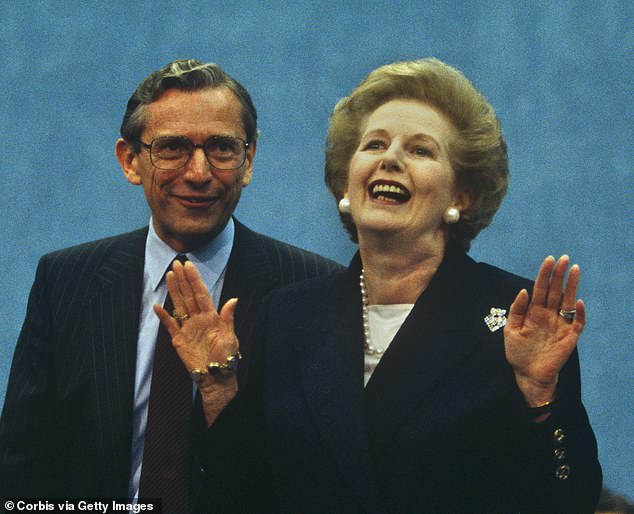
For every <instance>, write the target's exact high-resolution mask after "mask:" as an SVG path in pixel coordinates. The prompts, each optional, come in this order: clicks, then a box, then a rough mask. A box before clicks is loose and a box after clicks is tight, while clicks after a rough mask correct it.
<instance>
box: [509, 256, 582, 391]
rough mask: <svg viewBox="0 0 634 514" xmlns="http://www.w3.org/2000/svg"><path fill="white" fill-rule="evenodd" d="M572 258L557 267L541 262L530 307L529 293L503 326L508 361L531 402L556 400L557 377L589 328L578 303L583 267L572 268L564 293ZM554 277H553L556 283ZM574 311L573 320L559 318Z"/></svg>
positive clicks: (521, 294)
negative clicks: (577, 295) (578, 287)
mask: <svg viewBox="0 0 634 514" xmlns="http://www.w3.org/2000/svg"><path fill="white" fill-rule="evenodd" d="M567 268H568V257H567V256H565V255H564V256H562V257H561V258H560V259H559V261H558V262H557V264H556V265H555V260H554V259H553V258H552V257H548V258H546V259H545V260H544V262H543V263H542V266H541V267H540V270H539V272H538V274H537V278H536V280H535V287H534V289H533V297H532V298H531V299H530V302H529V295H528V292H527V291H526V290H522V291H520V292H519V294H518V295H517V297H516V298H515V301H514V302H513V304H512V305H511V309H510V312H509V318H508V321H507V324H506V326H505V327H504V349H505V352H506V359H507V361H508V362H509V364H510V365H511V366H512V367H513V371H514V373H515V377H516V381H517V383H518V386H519V388H520V390H521V391H522V393H523V394H524V396H525V398H526V399H527V401H529V403H533V402H537V403H539V402H540V401H543V399H544V398H546V400H545V401H550V400H552V398H553V397H554V394H555V388H556V385H557V379H558V374H559V371H560V370H561V368H562V367H563V366H564V365H565V363H566V362H567V360H568V358H569V357H570V354H571V353H572V352H573V350H574V348H575V346H576V345H577V341H578V340H579V335H580V334H581V331H582V330H583V327H584V325H585V306H584V304H583V302H582V301H581V300H576V294H577V285H578V281H579V267H578V266H577V265H574V266H573V267H572V268H571V269H570V273H569V276H568V281H567V283H566V285H565V288H564V277H565V274H566V270H567ZM551 273H552V278H551ZM560 309H563V310H567V311H573V312H574V313H575V316H574V319H572V320H570V319H566V318H564V317H562V316H561V315H560Z"/></svg>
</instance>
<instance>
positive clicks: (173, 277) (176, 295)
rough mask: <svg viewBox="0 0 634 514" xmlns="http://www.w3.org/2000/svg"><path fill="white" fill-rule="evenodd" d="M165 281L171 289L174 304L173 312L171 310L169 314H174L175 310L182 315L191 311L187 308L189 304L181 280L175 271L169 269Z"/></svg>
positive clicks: (170, 293)
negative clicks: (184, 296) (185, 298)
mask: <svg viewBox="0 0 634 514" xmlns="http://www.w3.org/2000/svg"><path fill="white" fill-rule="evenodd" d="M165 283H166V284H167V290H168V291H169V295H170V298H171V299H172V304H173V305H174V310H173V312H170V313H169V314H170V315H172V314H173V313H174V312H176V313H178V314H180V315H182V314H187V313H188V312H189V311H188V310H187V305H186V304H185V300H184V299H183V293H182V291H181V287H180V281H179V279H178V275H177V274H176V272H175V271H168V272H167V273H166V274H165Z"/></svg>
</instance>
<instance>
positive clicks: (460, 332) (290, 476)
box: [159, 59, 601, 513]
mask: <svg viewBox="0 0 634 514" xmlns="http://www.w3.org/2000/svg"><path fill="white" fill-rule="evenodd" d="M507 175H508V167H507V157H506V147H505V143H504V139H503V136H502V134H501V131H500V127H499V123H498V121H497V119H496V116H495V114H494V112H493V109H492V108H491V106H490V105H489V104H488V103H487V102H486V100H485V99H484V98H483V97H482V96H481V95H480V94H479V93H478V92H477V91H476V90H475V88H474V87H473V85H472V84H471V83H470V82H469V81H468V80H467V79H466V78H465V77H464V76H463V75H462V74H461V73H459V72H458V71H456V70H455V69H453V68H451V67H449V66H447V65H446V64H444V63H442V62H440V61H438V60H435V59H425V60H420V61H413V62H405V63H395V64H392V65H388V66H384V67H381V68H379V69H377V70H375V71H373V72H372V73H370V75H368V77H367V78H366V79H365V80H364V81H363V82H362V83H361V85H360V86H359V87H358V88H356V89H355V90H354V91H353V92H352V94H351V95H350V96H349V97H347V98H344V99H343V100H341V101H340V102H339V103H338V104H337V106H336V107H335V110H334V113H333V115H332V117H331V120H330V127H329V131H328V138H327V149H326V182H327V184H328V186H329V188H330V190H331V191H332V193H333V195H334V196H335V198H336V199H337V201H338V203H339V209H340V212H341V214H342V219H343V222H344V224H345V226H346V228H347V229H348V230H349V232H350V234H351V236H352V238H353V240H355V241H357V242H358V244H359V252H358V254H357V255H356V256H355V257H354V259H353V260H352V263H351V264H350V267H349V269H348V270H347V271H346V272H344V273H341V274H338V275H334V276H332V277H330V278H328V279H320V280H319V281H309V282H304V283H301V284H297V285H295V286H291V287H289V288H285V289H281V290H279V291H276V292H274V293H273V294H272V295H270V296H269V298H268V301H267V302H265V304H264V306H263V311H262V316H261V324H260V341H261V347H260V349H261V350H262V351H263V355H262V354H261V353H260V349H256V350H254V351H251V352H250V355H249V356H248V359H247V356H246V355H245V361H247V360H249V361H250V363H249V369H251V370H255V373H251V380H250V381H249V382H247V383H245V384H240V394H239V395H238V397H239V398H240V397H242V399H244V398H251V401H246V403H245V404H250V405H251V406H253V405H257V404H258V401H253V398H258V399H259V400H261V402H262V403H261V405H262V406H263V431H264V434H265V439H266V449H267V450H266V452H267V453H266V455H267V459H268V463H269V465H270V468H271V474H270V477H271V479H272V483H273V486H272V487H273V490H274V491H275V497H276V501H277V502H278V505H277V509H279V511H284V512H522V513H525V512H536V513H537V512H539V513H544V512H557V513H561V512H571V513H572V512H574V513H583V512H593V508H594V505H595V504H596V500H597V498H598V495H599V490H600V487H601V470H600V466H599V464H598V461H597V452H596V441H595V438H594V435H593V433H592V429H591V427H590V425H589V422H588V418H587V415H586V412H585V410H584V407H583V405H582V404H581V398H580V384H579V364H578V357H577V352H576V349H575V347H576V344H577V340H578V337H579V334H580V333H581V331H582V329H583V326H584V324H585V308H584V304H583V302H582V301H581V300H577V298H576V290H577V283H578V280H579V267H578V266H576V265H574V266H572V267H571V268H570V271H569V275H568V280H567V281H566V280H565V274H566V271H567V268H568V265H569V260H568V257H567V256H563V257H561V258H560V259H559V260H558V261H557V262H555V260H554V259H553V258H552V257H548V258H546V259H545V260H544V262H543V264H542V266H541V268H540V270H539V272H538V274H537V279H536V281H535V284H534V285H532V284H531V283H530V282H528V281H526V280H524V279H522V278H520V277H517V276H514V275H511V274H509V273H506V272H504V271H502V270H499V269H497V268H494V267H492V266H489V265H487V264H482V263H476V262H475V261H473V260H472V259H471V258H470V257H468V256H467V254H466V251H467V250H468V249H469V245H470V242H471V240H473V238H474V237H475V236H476V235H477V234H478V233H479V231H480V230H481V229H482V228H484V227H485V226H487V225H488V224H489V222H490V221H491V219H492V217H493V215H494V213H495V212H496V211H497V209H498V207H499V205H500V203H501V201H502V198H503V197H504V194H505V192H506V185H507ZM175 271H176V274H175V275H174V276H173V277H172V280H171V281H172V286H173V287H172V286H171V287H170V292H172V290H173V289H174V294H173V296H178V295H179V291H185V292H186V293H185V294H184V295H182V294H181V296H182V298H184V299H180V300H178V302H179V303H178V304H177V308H178V309H180V310H182V311H183V312H184V313H186V314H188V315H189V317H190V319H188V320H185V321H184V322H183V326H182V328H181V327H178V324H177V323H175V322H174V320H173V319H171V318H170V317H169V316H168V315H167V313H165V312H160V309H159V313H160V315H161V319H162V321H163V322H164V323H166V324H167V325H168V327H169V328H170V329H171V331H172V333H173V336H174V340H175V345H176V347H177V349H178V350H179V352H180V353H181V357H182V358H183V361H184V363H185V365H186V366H188V368H189V369H194V368H199V367H201V366H202V367H203V368H204V364H205V362H207V361H208V360H216V359H217V356H218V355H223V356H224V355H227V356H231V355H232V354H234V352H235V345H236V344H237V343H236V342H235V340H234V338H233V336H232V330H231V319H230V310H231V308H232V305H229V307H228V309H227V311H225V312H223V313H221V315H220V318H221V320H223V323H221V328H222V330H221V332H222V333H223V334H224V335H222V336H221V337H217V338H215V339H214V338H210V337H209V336H204V337H202V336H201V337H193V336H192V337H189V336H186V335H185V332H186V331H188V330H189V329H188V324H191V325H190V326H192V327H193V326H195V324H197V323H198V324H200V325H201V326H204V327H211V326H212V325H213V322H212V321H206V322H203V321H201V320H202V319H203V318H208V320H211V318H213V317H214V316H215V314H214V313H213V312H211V311H213V306H212V307H211V308H210V307H209V302H206V303H205V305H204V306H203V308H202V309H201V308H199V307H198V305H197V304H196V302H192V301H191V300H186V298H192V297H194V296H196V295H198V296H201V295H203V296H204V286H203V285H202V284H201V283H200V282H199V280H198V278H197V277H196V275H195V270H193V267H192V266H191V265H188V266H187V269H186V270H183V269H182V268H180V267H179V268H178V269H177V270H175ZM184 271H186V272H184ZM530 290H532V293H531V294H529V292H528V291H530ZM175 303H176V302H175ZM201 311H204V312H201ZM210 312H211V314H210ZM214 337H215V336H214ZM210 341H211V342H210ZM185 348H187V353H188V354H187V355H184V353H185ZM245 364H247V363H246V362H245ZM241 365H242V364H241ZM210 369H213V366H212V368H210ZM205 380H208V381H207V382H206V387H208V388H209V390H213V391H214V393H213V395H212V396H213V397H215V398H218V397H222V401H221V402H220V403H218V404H216V405H215V407H214V408H213V409H207V410H206V411H205V412H206V413H208V411H214V409H215V411H214V412H216V414H213V415H211V416H209V415H208V416H207V421H208V423H209V424H210V420H211V421H213V420H214V419H215V415H217V412H219V411H220V410H222V408H224V405H226V404H227V403H229V401H230V400H231V398H232V397H233V394H234V392H235V389H236V388H235V383H234V382H232V386H231V388H229V389H226V390H228V391H229V392H230V394H228V395H225V396H222V395H219V394H218V391H222V390H224V389H223V387H224V385H223V384H222V383H220V382H218V380H217V379H216V381H215V382H213V383H212V382H211V380H212V378H211V377H209V378H207V377H205ZM221 380H225V381H235V378H222V379H221ZM214 395H215V396H214ZM204 396H205V395H203V397H204ZM236 400H237V399H236ZM241 401H243V400H241ZM231 407H232V408H234V407H235V406H234V405H232V406H231ZM227 410H230V409H227ZM234 410H235V409H234Z"/></svg>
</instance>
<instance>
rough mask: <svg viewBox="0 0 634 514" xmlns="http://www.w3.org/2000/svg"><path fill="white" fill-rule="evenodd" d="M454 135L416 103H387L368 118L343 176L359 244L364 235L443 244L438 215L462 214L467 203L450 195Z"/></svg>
mask: <svg viewBox="0 0 634 514" xmlns="http://www.w3.org/2000/svg"><path fill="white" fill-rule="evenodd" d="M453 134H454V129H453V127H452V125H451V124H450V122H449V121H448V120H446V119H445V118H444V116H443V115H441V114H440V113H439V112H438V111H437V110H436V109H434V108H432V107H430V106H429V105H428V104H425V103H422V102H419V101H416V100H392V101H390V102H388V103H385V104H383V105H381V106H380V107H378V108H377V109H376V110H375V111H374V112H373V113H372V114H371V115H370V116H369V118H368V120H367V124H366V126H365V129H364V130H363V132H362V136H361V141H360V143H359V147H358V148H357V149H356V151H355V152H354V154H353V156H352V159H351V161H350V170H349V176H348V198H349V199H350V212H351V215H352V218H353V220H354V223H355V225H356V227H357V231H358V234H359V242H360V243H361V242H362V241H363V238H364V235H368V234H369V233H375V234H379V235H391V234H394V233H398V234H399V235H402V236H406V237H407V241H411V242H412V243H414V242H421V243H423V244H424V243H425V241H429V242H431V241H442V243H443V244H444V240H445V238H444V231H445V225H444V222H443V220H442V215H443V212H444V211H445V210H446V209H447V207H449V206H457V207H458V208H459V210H462V209H463V208H464V207H465V200H466V198H463V196H464V195H459V194H457V193H456V192H455V190H454V172H453V170H452V168H451V165H450V163H449V153H448V145H449V141H450V140H451V138H452V136H453ZM428 238H432V239H428ZM438 238H440V239H438Z"/></svg>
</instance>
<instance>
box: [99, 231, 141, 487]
mask: <svg viewBox="0 0 634 514" xmlns="http://www.w3.org/2000/svg"><path fill="white" fill-rule="evenodd" d="M146 235H147V229H145V230H139V231H136V232H133V233H130V234H126V235H124V236H122V237H121V238H119V239H117V240H115V241H116V242H115V243H114V244H113V248H112V251H110V252H109V254H108V255H107V256H106V257H105V259H104V260H103V262H102V264H101V265H100V266H99V268H98V269H97V270H96V279H97V281H98V283H99V288H98V290H97V291H96V293H95V294H94V295H93V296H92V297H91V299H90V300H89V303H88V306H87V309H88V317H89V320H90V338H89V339H90V343H91V350H92V365H93V383H94V392H95V395H96V398H95V403H94V410H93V414H94V417H95V420H96V423H97V426H98V427H100V428H101V430H100V431H98V433H97V434H96V437H95V443H96V448H95V451H96V452H97V453H98V454H99V455H100V459H99V461H100V462H102V463H103V469H104V477H103V479H104V480H105V481H109V482H111V483H112V485H113V487H114V489H110V488H104V489H105V490H119V491H121V494H122V495H123V496H126V495H127V487H128V483H127V477H128V475H129V470H130V453H131V441H132V413H133V401H134V400H133V398H134V376H135V368H136V347H137V338H138V332H139V316H140V306H141V295H142V281H143V262H144V252H145V240H146Z"/></svg>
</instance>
